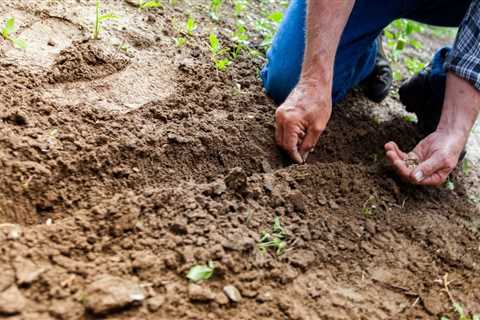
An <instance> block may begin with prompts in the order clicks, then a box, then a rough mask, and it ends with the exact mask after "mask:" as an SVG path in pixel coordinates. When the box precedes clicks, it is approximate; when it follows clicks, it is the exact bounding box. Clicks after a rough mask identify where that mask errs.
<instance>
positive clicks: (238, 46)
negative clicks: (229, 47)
mask: <svg viewBox="0 0 480 320" xmlns="http://www.w3.org/2000/svg"><path fill="white" fill-rule="evenodd" d="M232 41H233V42H234V43H235V46H234V48H233V51H232V58H233V59H237V58H238V56H239V55H240V53H241V52H242V51H243V50H244V49H247V48H248V46H249V44H250V42H249V39H248V34H247V29H246V28H245V25H244V24H243V23H242V22H237V25H236V29H235V31H234V32H233V36H232Z"/></svg>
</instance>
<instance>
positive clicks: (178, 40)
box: [175, 37, 187, 47]
mask: <svg viewBox="0 0 480 320" xmlns="http://www.w3.org/2000/svg"><path fill="white" fill-rule="evenodd" d="M186 44H187V39H185V37H178V38H175V45H176V46H177V47H183V46H184V45H186Z"/></svg>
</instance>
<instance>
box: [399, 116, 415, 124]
mask: <svg viewBox="0 0 480 320" xmlns="http://www.w3.org/2000/svg"><path fill="white" fill-rule="evenodd" d="M402 119H403V121H405V122H406V123H417V122H418V119H417V116H416V115H415V114H406V115H404V116H403V118H402Z"/></svg>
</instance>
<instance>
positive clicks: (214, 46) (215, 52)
mask: <svg viewBox="0 0 480 320" xmlns="http://www.w3.org/2000/svg"><path fill="white" fill-rule="evenodd" d="M208 40H209V46H210V53H211V56H212V61H213V64H214V65H215V68H216V69H217V70H220V71H225V70H226V69H227V67H228V66H229V65H230V64H231V63H232V62H231V61H230V60H229V59H228V58H227V57H225V53H226V50H225V49H224V48H222V45H221V44H220V40H219V39H218V37H217V35H216V34H215V33H210V36H209V37H208Z"/></svg>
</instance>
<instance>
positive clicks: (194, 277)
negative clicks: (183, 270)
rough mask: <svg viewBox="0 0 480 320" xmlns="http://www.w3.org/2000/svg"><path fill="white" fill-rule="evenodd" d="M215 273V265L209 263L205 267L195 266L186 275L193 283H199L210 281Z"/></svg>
mask: <svg viewBox="0 0 480 320" xmlns="http://www.w3.org/2000/svg"><path fill="white" fill-rule="evenodd" d="M214 271H215V265H214V264H213V262H212V261H209V262H208V264H207V265H195V266H193V267H192V268H191V269H190V271H188V273H187V278H188V279H190V280H191V281H193V282H200V281H205V280H208V279H210V278H211V277H212V276H213V272H214Z"/></svg>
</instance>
